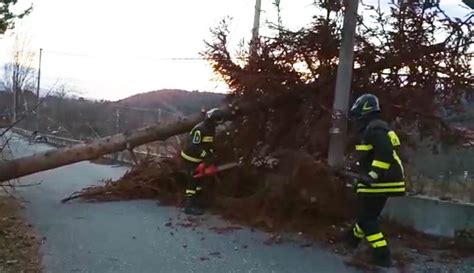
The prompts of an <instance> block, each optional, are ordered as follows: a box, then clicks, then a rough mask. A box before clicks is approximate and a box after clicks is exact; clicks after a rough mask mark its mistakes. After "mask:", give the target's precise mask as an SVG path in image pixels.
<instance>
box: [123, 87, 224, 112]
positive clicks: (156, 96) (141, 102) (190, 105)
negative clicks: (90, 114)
mask: <svg viewBox="0 0 474 273" xmlns="http://www.w3.org/2000/svg"><path fill="white" fill-rule="evenodd" d="M224 98H225V94H221V93H211V92H198V91H184V90H178V89H163V90H158V91H151V92H147V93H141V94H137V95H133V96H130V97H128V98H125V99H122V100H119V101H116V102H115V103H117V104H120V105H121V106H125V107H140V108H151V109H153V108H161V109H163V110H165V111H169V112H175V113H177V114H180V115H189V114H192V113H195V112H197V111H199V110H201V109H202V108H205V109H209V108H213V107H218V106H220V105H222V103H223V100H224Z"/></svg>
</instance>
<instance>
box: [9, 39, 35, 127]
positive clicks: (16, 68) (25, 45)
mask: <svg viewBox="0 0 474 273" xmlns="http://www.w3.org/2000/svg"><path fill="white" fill-rule="evenodd" d="M29 45H30V43H29V39H27V38H26V37H24V36H22V35H21V34H16V36H15V42H14V45H13V49H12V59H11V61H10V62H9V63H7V64H5V65H4V66H3V79H2V82H3V85H4V87H5V90H7V91H8V92H12V93H13V111H12V112H13V113H12V121H13V122H15V121H16V119H17V115H18V113H19V112H20V109H19V105H20V101H21V99H22V98H24V96H23V92H24V91H26V90H32V89H33V87H34V83H35V77H34V76H35V69H34V68H33V60H34V58H35V53H34V52H33V51H31V50H30V46H29ZM24 108H25V109H24V110H27V104H26V103H25V107H24Z"/></svg>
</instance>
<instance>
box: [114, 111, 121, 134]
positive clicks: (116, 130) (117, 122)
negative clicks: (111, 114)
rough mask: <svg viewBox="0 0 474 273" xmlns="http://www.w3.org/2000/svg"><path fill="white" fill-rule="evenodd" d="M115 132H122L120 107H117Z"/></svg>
mask: <svg viewBox="0 0 474 273" xmlns="http://www.w3.org/2000/svg"><path fill="white" fill-rule="evenodd" d="M115 117H116V119H115V132H116V133H117V134H118V133H120V110H119V108H116V109H115Z"/></svg>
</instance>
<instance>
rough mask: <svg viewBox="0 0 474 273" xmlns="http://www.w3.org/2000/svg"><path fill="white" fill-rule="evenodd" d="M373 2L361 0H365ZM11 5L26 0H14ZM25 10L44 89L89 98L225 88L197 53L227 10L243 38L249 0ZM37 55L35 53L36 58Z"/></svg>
mask: <svg viewBox="0 0 474 273" xmlns="http://www.w3.org/2000/svg"><path fill="white" fill-rule="evenodd" d="M273 1H274V0H262V15H261V24H262V29H261V33H263V34H265V33H268V29H267V28H266V27H265V25H266V22H268V21H270V22H276V20H277V14H276V10H275V8H274V6H273V5H272V3H273ZM280 1H281V10H282V14H281V15H282V19H283V24H284V25H285V26H286V27H289V28H291V29H298V28H301V27H303V26H305V25H306V24H308V23H309V22H311V17H312V16H313V15H314V14H315V13H316V12H317V10H316V8H315V7H314V6H313V5H312V2H313V0H280ZM377 1H381V2H382V4H384V2H388V1H389V0H363V2H364V3H366V4H375V3H377ZM19 2H20V3H19V4H18V5H17V7H16V8H17V9H18V10H21V9H22V8H24V7H27V6H29V5H30V4H31V3H32V0H19ZM460 3H461V0H441V5H442V6H443V8H445V9H446V10H447V11H448V13H449V14H450V15H453V16H462V15H464V14H466V11H465V10H464V9H463V8H461V7H460V6H459V4H460ZM33 7H34V9H33V12H32V13H31V15H29V16H28V17H27V18H26V19H23V20H22V21H21V22H20V23H19V24H18V27H17V28H16V29H15V30H14V32H16V33H19V34H20V35H21V36H23V37H27V40H28V41H29V45H30V46H29V47H30V48H31V50H32V51H34V52H38V51H39V48H43V56H42V69H41V73H42V77H41V82H42V90H43V92H46V91H47V90H49V89H50V88H52V87H57V86H60V85H65V86H66V88H67V90H72V91H74V93H76V94H80V95H81V96H84V97H87V98H94V99H106V100H117V99H121V98H125V97H128V96H130V95H133V94H137V93H142V92H147V91H152V90H158V89H164V88H177V89H185V90H200V91H210V92H226V90H227V89H226V86H225V84H223V83H222V82H220V81H219V80H218V79H216V77H215V75H214V74H213V73H212V69H211V68H210V66H209V64H208V63H207V62H206V61H204V60H170V58H198V57H199V53H200V52H202V51H203V50H204V49H205V44H204V40H210V38H211V35H210V28H212V27H215V26H217V24H218V23H219V21H221V20H222V19H223V18H224V17H227V16H230V17H231V18H233V19H232V24H231V28H230V33H231V35H230V37H229V38H230V44H231V46H232V47H231V48H234V49H235V48H236V46H237V44H238V43H239V42H240V41H241V40H242V39H245V40H246V41H249V39H250V36H251V29H252V25H253V16H254V8H255V0H200V1H195V0H168V1H163V0H134V1H130V0H128V1H125V0H81V1H79V0H35V1H34V6H33ZM13 36H14V34H13V33H12V32H9V33H7V34H6V35H4V36H3V37H1V38H0V64H4V63H6V62H8V60H9V59H10V58H11V57H10V56H11V52H12V46H13V40H14V39H13ZM38 55H39V54H36V56H35V59H34V60H33V62H34V64H35V65H36V64H37V63H38V60H37V59H38Z"/></svg>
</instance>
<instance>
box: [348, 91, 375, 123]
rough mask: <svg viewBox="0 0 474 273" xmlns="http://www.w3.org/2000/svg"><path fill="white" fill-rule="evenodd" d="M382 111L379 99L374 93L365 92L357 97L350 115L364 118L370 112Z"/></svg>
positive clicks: (353, 117) (354, 117)
mask: <svg viewBox="0 0 474 273" xmlns="http://www.w3.org/2000/svg"><path fill="white" fill-rule="evenodd" d="M374 112H380V104H379V99H378V98H377V97H376V96H375V95H372V94H364V95H362V96H360V97H358V98H357V100H356V101H355V102H354V104H353V105H352V107H351V110H350V112H349V117H350V118H352V119H362V118H364V117H366V116H367V115H368V114H370V113H374Z"/></svg>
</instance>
